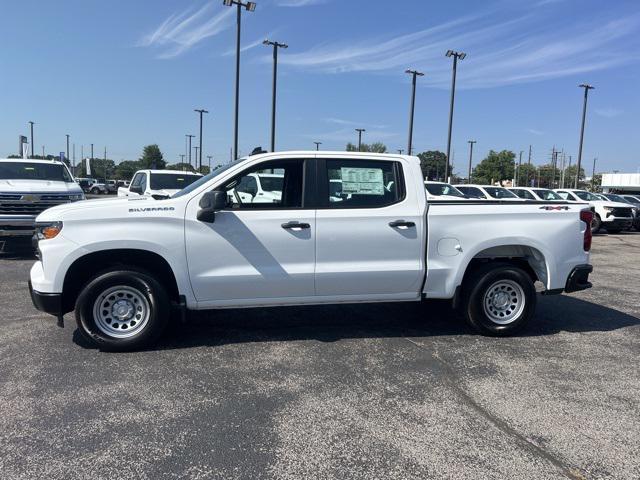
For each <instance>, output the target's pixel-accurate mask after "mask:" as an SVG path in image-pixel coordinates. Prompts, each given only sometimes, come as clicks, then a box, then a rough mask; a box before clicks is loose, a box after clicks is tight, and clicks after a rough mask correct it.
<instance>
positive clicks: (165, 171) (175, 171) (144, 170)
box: [136, 169, 202, 177]
mask: <svg viewBox="0 0 640 480" xmlns="http://www.w3.org/2000/svg"><path fill="white" fill-rule="evenodd" d="M137 172H147V173H168V174H170V175H196V176H198V177H201V176H202V174H201V173H196V172H183V171H182V170H151V169H142V170H138V171H137ZM137 172H136V173H137Z"/></svg>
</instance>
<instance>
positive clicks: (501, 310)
mask: <svg viewBox="0 0 640 480" xmlns="http://www.w3.org/2000/svg"><path fill="white" fill-rule="evenodd" d="M273 171H278V172H282V176H283V181H282V191H281V192H280V193H281V194H280V200H278V201H273V202H270V203H255V202H249V203H246V202H244V201H243V200H242V197H241V196H240V195H238V193H237V190H236V187H237V186H238V185H239V184H242V183H243V181H244V179H246V178H247V177H248V176H251V175H252V174H261V173H263V172H273ZM336 179H339V180H341V182H342V193H343V195H341V196H336V195H332V194H331V190H330V183H331V180H336ZM334 183H335V182H334ZM234 190H236V191H235V192H234ZM585 207H587V205H579V204H570V203H567V202H544V201H522V202H510V201H502V200H482V201H478V200H451V201H437V200H436V201H429V202H427V196H426V194H425V189H424V183H423V178H422V173H421V171H420V163H419V160H418V158H416V157H411V156H402V155H382V154H371V153H357V152H315V151H314V152H284V153H268V154H260V155H254V156H250V157H248V158H245V159H242V160H238V161H235V162H232V163H230V164H228V165H226V166H225V167H222V168H219V169H217V170H215V171H214V172H212V173H211V174H209V175H207V176H205V177H202V178H200V179H199V180H198V181H196V182H194V183H192V184H191V185H189V186H188V187H187V188H185V189H183V190H182V191H180V192H179V193H177V194H175V195H173V196H172V197H171V198H167V199H159V200H158V199H154V198H151V197H138V198H123V199H118V200H92V201H90V202H80V203H77V204H73V205H69V206H64V207H62V206H61V207H55V208H52V209H49V210H47V211H46V212H44V213H43V214H42V215H40V217H38V227H39V228H38V238H39V239H40V240H39V242H38V250H39V257H40V260H38V261H37V262H36V263H35V264H34V265H33V267H32V269H31V278H30V290H31V297H32V300H33V303H34V305H35V306H36V307H37V308H38V309H40V310H42V311H45V312H48V313H51V314H53V315H56V316H58V320H59V322H61V321H62V315H63V314H64V313H66V312H70V311H72V310H75V315H76V321H77V323H78V326H79V330H80V332H82V333H83V334H84V335H85V336H86V337H87V338H89V339H90V340H92V341H93V342H94V343H95V344H97V345H98V346H99V347H100V348H103V349H109V350H128V349H136V348H140V347H143V346H145V345H149V344H151V343H153V342H154V341H155V340H156V339H157V338H158V336H159V335H160V334H161V332H162V330H163V329H164V327H165V326H166V324H167V322H168V321H169V317H170V313H171V312H172V308H171V307H172V306H173V307H174V308H173V311H174V312H176V313H180V315H179V317H181V318H185V317H186V312H187V310H206V309H219V308H237V307H268V306H279V305H303V304H336V303H356V302H395V301H421V300H423V299H432V298H438V299H452V301H453V304H454V306H455V307H458V308H459V309H460V311H461V312H462V313H463V315H464V317H465V318H466V319H467V321H468V322H469V323H470V324H471V325H472V326H474V327H475V328H476V329H477V330H478V331H479V332H481V333H483V334H488V335H508V334H511V333H513V332H516V331H518V330H519V329H520V328H521V327H522V326H523V325H524V324H525V323H526V322H527V321H529V320H530V319H531V318H532V316H533V314H534V310H535V304H536V289H535V288H534V281H536V280H539V281H540V282H542V284H543V285H544V287H545V289H546V292H545V293H548V294H549V293H561V292H563V291H565V292H572V291H577V290H582V289H585V288H588V287H590V286H591V284H590V283H589V282H588V276H589V273H590V272H591V269H592V267H591V266H590V265H589V249H590V247H591V230H590V229H589V228H588V226H589V224H590V223H591V218H592V212H591V211H590V210H589V209H588V207H587V208H585ZM427 316H428V314H427V312H426V311H425V318H426V317H427Z"/></svg>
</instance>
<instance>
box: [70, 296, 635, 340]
mask: <svg viewBox="0 0 640 480" xmlns="http://www.w3.org/2000/svg"><path fill="white" fill-rule="evenodd" d="M639 324H640V319H639V318H637V317H634V316H632V315H628V314H626V313H623V312H620V311H618V310H614V309H612V308H607V307H603V306H601V305H597V304H594V303H591V302H587V301H584V300H580V299H577V298H575V297H570V296H566V295H561V296H553V297H541V298H540V299H539V304H538V311H537V313H536V316H535V318H534V320H533V321H532V322H531V323H530V324H529V326H528V327H527V328H526V329H525V330H524V331H522V332H521V333H520V334H519V335H518V336H519V337H520V338H526V337H537V336H547V335H555V334H558V333H560V332H575V333H579V332H607V331H612V330H617V329H621V328H625V327H629V326H634V325H639ZM475 335H477V334H476V333H475V331H473V330H472V329H471V328H470V327H468V326H467V325H466V324H465V323H464V321H463V320H462V318H460V316H459V315H458V314H457V313H456V312H454V311H453V310H452V309H451V308H450V307H449V303H448V302H444V301H430V302H425V303H423V304H418V303H415V304H414V303H381V304H358V305H331V306H310V307H277V308H262V309H238V310H218V311H209V312H200V313H195V314H193V315H192V318H191V319H190V320H189V321H188V322H187V323H186V324H181V323H178V322H174V323H173V324H172V325H171V326H170V328H169V329H168V331H167V332H166V334H165V335H164V337H163V338H162V339H161V341H160V343H159V344H158V345H157V346H156V347H155V348H154V349H156V350H166V349H181V348H192V347H201V346H218V345H226V344H237V343H252V342H281V341H293V340H316V341H320V342H335V341H338V340H341V339H357V338H393V337H407V336H408V337H416V336H420V337H422V336H424V337H439V336H475ZM74 341H76V343H78V344H79V345H81V346H84V347H87V348H92V347H91V346H89V345H87V344H86V342H84V341H83V340H81V336H80V335H78V332H75V334H74Z"/></svg>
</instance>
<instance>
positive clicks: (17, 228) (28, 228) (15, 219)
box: [0, 215, 36, 237]
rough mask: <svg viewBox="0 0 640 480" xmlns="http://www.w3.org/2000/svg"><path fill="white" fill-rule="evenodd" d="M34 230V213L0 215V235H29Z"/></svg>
mask: <svg viewBox="0 0 640 480" xmlns="http://www.w3.org/2000/svg"><path fill="white" fill-rule="evenodd" d="M35 231H36V215H0V237H31V236H32V235H33V234H34V233H35Z"/></svg>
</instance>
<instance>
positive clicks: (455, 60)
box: [444, 50, 467, 182]
mask: <svg viewBox="0 0 640 480" xmlns="http://www.w3.org/2000/svg"><path fill="white" fill-rule="evenodd" d="M445 55H446V56H447V57H453V72H452V74H451V104H450V106H449V135H448V137H447V163H446V165H445V170H444V181H445V182H446V181H447V177H448V176H449V154H450V153H451V130H452V128H453V104H454V101H455V96H456V72H457V70H458V59H460V60H464V58H465V57H466V56H467V54H466V53H463V52H455V51H453V50H447V53H446V54H445Z"/></svg>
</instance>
